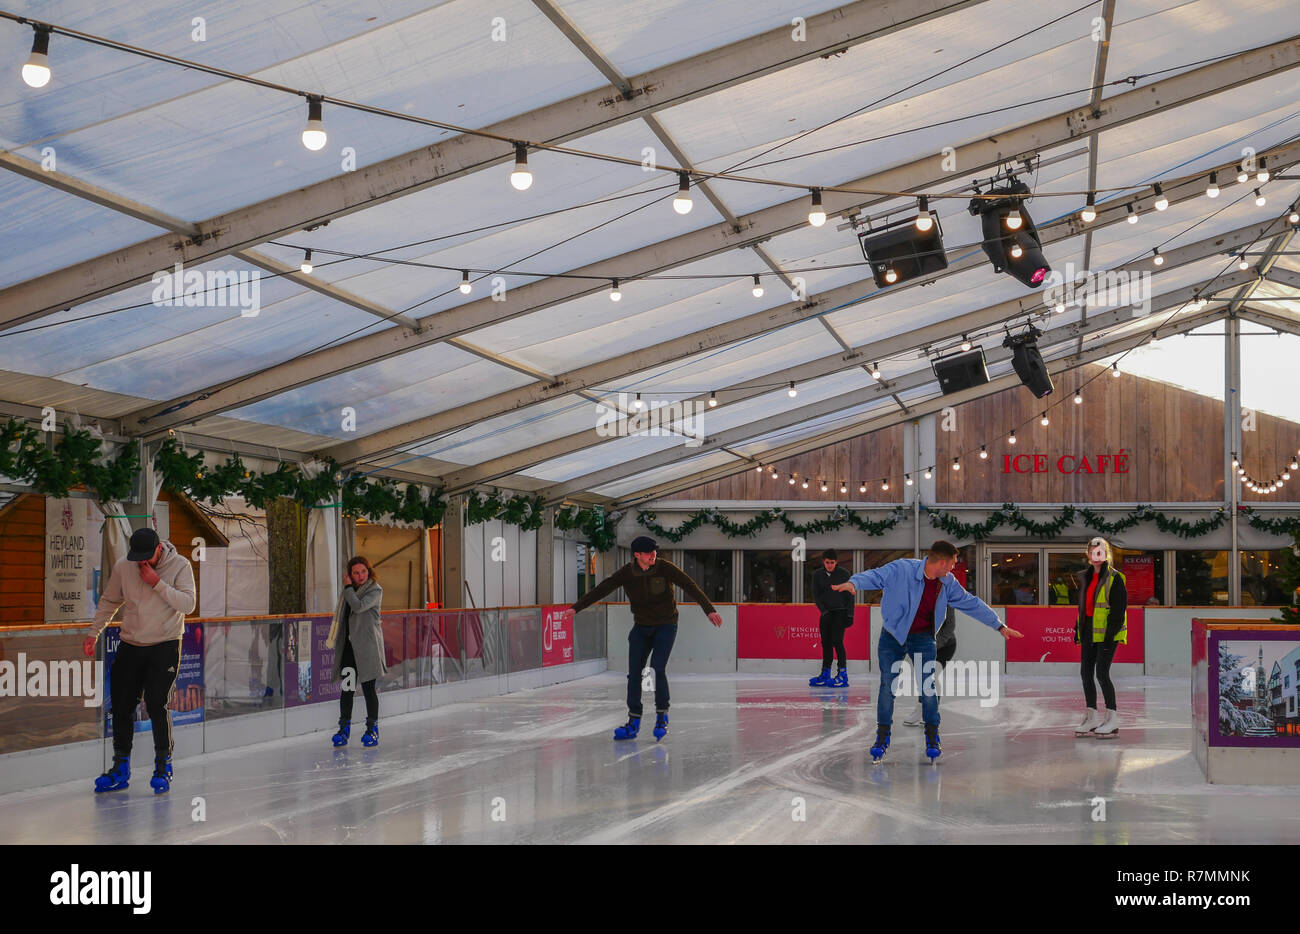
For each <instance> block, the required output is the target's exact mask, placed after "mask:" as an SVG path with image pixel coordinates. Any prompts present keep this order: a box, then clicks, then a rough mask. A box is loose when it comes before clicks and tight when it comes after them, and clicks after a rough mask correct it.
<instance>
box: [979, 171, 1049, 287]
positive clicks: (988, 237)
mask: <svg viewBox="0 0 1300 934" xmlns="http://www.w3.org/2000/svg"><path fill="white" fill-rule="evenodd" d="M989 194H991V195H1000V196H1001V197H998V198H972V199H971V202H970V206H969V208H968V210H969V211H970V213H971V216H972V217H974V216H977V215H978V216H979V218H980V227H981V231H982V233H983V242H982V243H981V244H980V245H981V246H982V247H983V248H984V253H985V254H986V255H987V256H988V258H989V262H991V263H992V264H993V271H994V272H1008V273H1010V274H1011V275H1012V276H1014V277H1015V278H1016V279H1018V280H1020V281H1021V282H1023V283H1024V284H1025V285H1027V286H1029V287H1030V288H1032V289H1036V288H1038V287H1039V286H1041V285H1042V284H1043V280H1044V279H1045V278H1046V277H1047V274H1048V273H1049V272H1051V267H1050V266H1049V265H1048V264H1047V259H1046V257H1045V256H1043V241H1042V239H1041V238H1040V237H1039V235H1038V227H1037V226H1036V225H1035V224H1034V221H1033V218H1031V217H1030V216H1029V212H1028V211H1027V210H1025V203H1024V202H1025V199H1026V198H1028V197H1029V194H1030V192H1029V186H1028V185H1026V184H1025V183H1024V182H1021V181H1018V180H1016V179H1012V180H1011V183H1010V184H1009V185H1008V186H1007V187H1005V188H995V189H993V190H992V191H990V192H989ZM1010 218H1019V223H1018V224H1016V226H1015V227H1014V228H1011V227H1010V225H1009V224H1008V223H1007V220H1008V219H1010Z"/></svg>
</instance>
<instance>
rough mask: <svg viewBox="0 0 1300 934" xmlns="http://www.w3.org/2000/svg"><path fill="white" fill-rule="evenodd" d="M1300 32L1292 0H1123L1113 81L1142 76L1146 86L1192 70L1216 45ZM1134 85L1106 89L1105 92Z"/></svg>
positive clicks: (1228, 51) (1111, 65)
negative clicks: (1245, 1) (1235, 0)
mask: <svg viewBox="0 0 1300 934" xmlns="http://www.w3.org/2000/svg"><path fill="white" fill-rule="evenodd" d="M1297 33H1300V5H1297V4H1296V3H1294V2H1293V0H1252V2H1251V3H1250V4H1248V5H1243V4H1240V3H1223V2H1222V0H1195V2H1191V3H1188V2H1185V0H1121V2H1120V3H1119V4H1117V5H1116V7H1115V23H1114V28H1113V29H1112V30H1111V42H1110V60H1109V62H1108V63H1107V65H1106V77H1107V78H1108V79H1109V80H1112V81H1113V80H1116V79H1118V78H1124V77H1128V76H1129V75H1142V76H1143V77H1141V78H1139V79H1138V82H1137V86H1138V87H1142V86H1144V85H1147V84H1151V83H1152V82H1155V81H1160V80H1164V79H1166V78H1168V77H1169V76H1171V75H1176V74H1179V73H1181V72H1183V71H1187V70H1189V69H1190V68H1192V67H1197V66H1194V65H1192V64H1191V63H1192V62H1197V61H1200V60H1202V59H1204V58H1206V56H1205V55H1202V54H1199V53H1200V52H1201V51H1203V50H1205V49H1213V50H1214V54H1215V56H1220V55H1223V56H1227V55H1232V54H1234V53H1236V52H1244V51H1246V50H1247V49H1253V48H1257V47H1259V46H1261V45H1267V44H1269V43H1272V42H1280V41H1282V40H1283V39H1286V38H1288V37H1290V36H1294V35H1296V34H1297ZM1127 90H1129V85H1128V84H1122V85H1117V86H1116V85H1112V86H1110V87H1108V88H1106V90H1105V92H1104V94H1105V96H1106V97H1112V96H1114V95H1116V94H1119V93H1122V92H1123V91H1127Z"/></svg>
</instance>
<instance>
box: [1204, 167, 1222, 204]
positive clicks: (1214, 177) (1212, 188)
mask: <svg viewBox="0 0 1300 934" xmlns="http://www.w3.org/2000/svg"><path fill="white" fill-rule="evenodd" d="M1205 197H1207V198H1217V197H1219V173H1218V172H1211V173H1210V183H1209V184H1208V185H1206V186H1205Z"/></svg>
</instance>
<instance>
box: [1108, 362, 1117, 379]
mask: <svg viewBox="0 0 1300 934" xmlns="http://www.w3.org/2000/svg"><path fill="white" fill-rule="evenodd" d="M1110 375H1111V376H1113V377H1115V378H1116V379H1119V361H1118V360H1116V361H1115V362H1114V363H1112V364H1111V365H1110Z"/></svg>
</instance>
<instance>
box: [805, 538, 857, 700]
mask: <svg viewBox="0 0 1300 934" xmlns="http://www.w3.org/2000/svg"><path fill="white" fill-rule="evenodd" d="M839 558H840V556H839V555H838V554H837V553H836V551H835V549H834V548H827V549H826V550H825V551H823V552H822V566H821V567H819V568H818V569H817V570H815V571H813V577H812V591H813V603H815V604H817V609H819V610H821V614H822V615H821V621H820V623H819V629H820V631H821V637H822V673H821V674H820V675H818V676H817V677H815V678H810V679H809V681H808V684H809V686H810V687H815V688H817V687H848V686H849V659H848V656H847V655H845V653H844V630H845V629H847V628H849V627H850V626H852V625H853V594H851V593H841V592H840V591H838V590H831V585H832V584H843V583H844V582H845V581H847V580H848V579H849V572H848V571H847V570H846V569H844V568H842V567H839ZM832 652H834V654H835V657H836V658H837V659H839V663H840V669H839V671H838V672H836V674H835V677H834V678H832V677H831V676H830V675H831V653H832Z"/></svg>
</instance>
